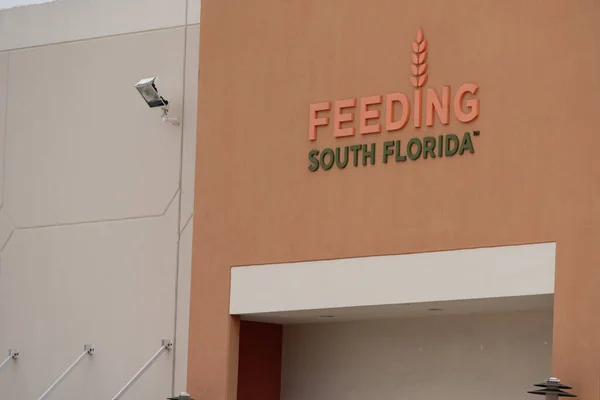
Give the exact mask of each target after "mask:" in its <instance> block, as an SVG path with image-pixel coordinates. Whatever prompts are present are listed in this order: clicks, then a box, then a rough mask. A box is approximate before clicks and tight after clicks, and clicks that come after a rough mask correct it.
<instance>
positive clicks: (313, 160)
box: [308, 150, 319, 172]
mask: <svg viewBox="0 0 600 400" xmlns="http://www.w3.org/2000/svg"><path fill="white" fill-rule="evenodd" d="M318 155H319V150H311V151H309V152H308V161H309V162H310V165H309V166H308V170H309V171H311V172H315V171H316V170H318V169H319V159H318V158H317V156H318Z"/></svg>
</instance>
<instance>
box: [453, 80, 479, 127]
mask: <svg viewBox="0 0 600 400" xmlns="http://www.w3.org/2000/svg"><path fill="white" fill-rule="evenodd" d="M478 90H479V86H477V85H476V84H474V83H465V84H463V85H462V86H461V87H459V88H458V91H457V92H456V95H455V96H454V114H455V115H456V118H457V119H458V120H459V121H460V122H471V121H473V120H474V119H475V118H477V117H478V116H479V99H478V98H473V99H468V100H467V101H466V105H467V108H468V109H469V112H467V113H465V112H464V111H463V107H462V106H463V100H464V98H465V95H466V94H467V93H471V94H473V95H476V94H477V91H478Z"/></svg>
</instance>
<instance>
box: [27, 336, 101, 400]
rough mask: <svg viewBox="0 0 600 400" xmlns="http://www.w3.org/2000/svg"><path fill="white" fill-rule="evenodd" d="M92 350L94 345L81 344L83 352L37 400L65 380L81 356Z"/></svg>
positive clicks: (90, 352) (89, 353) (90, 353)
mask: <svg viewBox="0 0 600 400" xmlns="http://www.w3.org/2000/svg"><path fill="white" fill-rule="evenodd" d="M94 351H95V349H94V345H91V344H86V345H85V346H83V353H81V355H80V356H79V357H77V360H75V362H74V363H73V364H71V365H70V366H69V368H67V369H66V371H65V372H63V373H62V375H61V376H59V377H58V379H57V380H55V381H54V383H53V384H52V385H50V387H49V388H48V389H47V390H46V391H45V392H44V393H43V394H42V395H41V396H40V397H39V398H38V400H43V399H44V398H45V397H46V396H48V395H49V394H50V393H51V392H52V391H53V390H54V389H56V387H57V386H58V385H60V383H61V382H62V381H64V380H65V378H66V377H67V376H69V374H70V373H71V372H72V371H73V370H74V369H75V367H76V366H77V364H79V363H80V362H81V360H83V357H85V356H86V355H88V356H91V355H93V354H94Z"/></svg>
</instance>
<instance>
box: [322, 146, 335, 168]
mask: <svg viewBox="0 0 600 400" xmlns="http://www.w3.org/2000/svg"><path fill="white" fill-rule="evenodd" d="M327 155H329V162H325V157H326V156H327ZM334 161H335V155H334V154H333V150H331V149H330V148H326V149H325V150H323V152H322V153H321V165H322V166H323V169H324V170H325V171H327V170H329V169H331V167H333V162H334Z"/></svg>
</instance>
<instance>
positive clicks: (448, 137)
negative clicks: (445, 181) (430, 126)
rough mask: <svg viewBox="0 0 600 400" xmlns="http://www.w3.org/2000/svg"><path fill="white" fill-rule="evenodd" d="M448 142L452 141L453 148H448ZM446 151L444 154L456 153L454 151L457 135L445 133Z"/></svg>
mask: <svg viewBox="0 0 600 400" xmlns="http://www.w3.org/2000/svg"><path fill="white" fill-rule="evenodd" d="M450 142H453V143H454V148H452V149H451V148H450ZM445 150H446V152H445V156H446V157H448V156H453V155H455V154H456V152H457V151H458V136H456V135H453V134H450V135H446V149H445Z"/></svg>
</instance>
